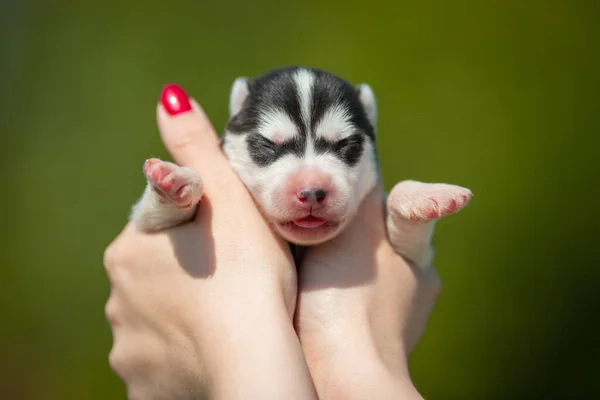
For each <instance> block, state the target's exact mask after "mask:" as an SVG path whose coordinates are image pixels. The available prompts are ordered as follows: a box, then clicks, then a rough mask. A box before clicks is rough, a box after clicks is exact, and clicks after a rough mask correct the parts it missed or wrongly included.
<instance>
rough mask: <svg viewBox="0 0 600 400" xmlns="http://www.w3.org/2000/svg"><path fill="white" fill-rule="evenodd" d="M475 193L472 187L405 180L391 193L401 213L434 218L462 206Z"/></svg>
mask: <svg viewBox="0 0 600 400" xmlns="http://www.w3.org/2000/svg"><path fill="white" fill-rule="evenodd" d="M472 196H473V194H472V193H471V191H470V190H469V189H466V188H463V187H460V186H456V185H449V184H443V183H421V182H413V181H409V182H402V183H400V184H398V185H397V186H396V187H395V188H394V189H393V190H392V192H391V193H390V197H389V204H390V207H391V208H392V211H394V212H395V213H396V214H397V215H400V216H401V217H403V218H406V219H410V220H412V221H431V220H435V219H439V218H442V217H445V216H448V215H450V214H454V213H457V212H458V211H460V210H462V209H463V208H464V207H465V206H466V205H467V204H468V203H469V201H470V199H471V197H472Z"/></svg>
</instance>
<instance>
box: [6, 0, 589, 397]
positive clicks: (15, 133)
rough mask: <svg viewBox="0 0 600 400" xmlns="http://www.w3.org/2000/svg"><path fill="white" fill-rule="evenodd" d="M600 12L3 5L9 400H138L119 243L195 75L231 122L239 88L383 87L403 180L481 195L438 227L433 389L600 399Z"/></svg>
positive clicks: (333, 5)
mask: <svg viewBox="0 0 600 400" xmlns="http://www.w3.org/2000/svg"><path fill="white" fill-rule="evenodd" d="M599 17H600V13H599V5H598V3H597V2H594V1H578V0H571V1H568V0H546V1H540V0H528V1H524V0H504V1H475V0H473V1H466V0H456V1H452V2H448V1H443V0H430V1H421V2H418V1H411V2H409V1H391V0H390V1H369V2H366V1H355V0H349V1H323V2H319V1H312V0H309V1H304V2H283V1H282V2H275V1H272V2H268V1H264V0H257V1H241V0H221V1H214V2H209V1H196V2H191V1H189V2H183V1H173V2H167V1H156V0H147V1H144V2H133V1H129V2H127V1H125V2H121V1H117V0H105V1H102V2H99V1H87V2H84V1H67V0H56V1H53V2H50V1H41V0H38V1H34V0H21V1H17V0H12V1H9V0H2V1H0V32H1V42H0V60H1V62H0V68H1V70H0V89H1V94H0V133H1V135H0V156H1V157H0V163H1V164H0V166H1V168H2V191H3V193H2V195H1V196H0V202H1V207H0V210H1V213H0V226H1V227H2V232H3V237H2V240H1V241H0V266H1V268H2V269H1V274H2V275H1V276H2V288H1V290H0V306H1V312H0V328H1V329H0V398H3V399H7V400H20V399H35V400H38V399H40V400H41V399H44V400H46V399H48V400H50V399H52V400H54V399H56V400H67V399H77V400H87V399H89V400H94V399H102V400H106V399H122V398H125V392H124V388H123V386H122V384H121V382H120V381H119V380H118V379H117V378H116V377H115V376H114V375H113V374H112V372H111V371H110V369H109V367H108V361H107V360H108V352H109V350H110V347H111V340H112V339H111V334H110V330H109V327H108V325H107V323H106V321H105V319H104V309H103V307H104V302H105V301H106V299H107V296H108V293H109V292H108V291H109V287H108V282H107V279H106V276H105V273H104V270H103V266H102V254H103V251H104V248H105V246H106V245H107V244H108V243H109V242H110V241H111V240H112V239H113V237H114V236H115V235H116V234H117V233H118V232H119V230H120V229H121V228H122V227H123V225H124V223H125V222H126V217H127V213H128V211H129V207H130V205H131V204H132V203H133V202H134V201H135V200H136V199H137V197H138V196H139V195H140V194H141V191H142V189H143V187H144V179H143V176H142V172H141V166H142V163H143V161H144V159H145V158H147V157H148V156H150V155H154V156H161V157H166V156H167V154H166V152H165V151H164V150H163V147H162V144H161V142H160V139H159V136H158V133H157V129H156V125H155V105H156V102H157V100H158V96H159V93H160V90H161V88H162V86H163V85H164V84H165V83H168V82H177V83H179V84H181V85H182V86H183V87H184V88H186V90H187V91H188V92H189V93H190V94H191V95H193V96H194V97H195V98H196V99H197V100H198V101H199V102H200V103H201V104H202V105H203V106H204V108H205V109H206V111H207V113H208V114H209V116H210V117H211V119H212V120H213V122H214V124H215V126H216V127H217V128H219V129H222V127H223V126H224V125H225V123H226V118H227V97H228V92H229V89H230V85H231V83H232V82H233V80H234V78H236V77H237V76H240V75H244V76H256V75H259V74H261V73H263V72H265V71H266V70H269V69H271V68H275V67H279V66H282V65H291V64H301V65H307V66H314V67H319V68H322V69H326V70H329V71H332V72H334V73H337V74H339V75H340V76H342V77H344V78H347V79H349V80H351V81H353V82H355V83H360V82H368V83H369V84H371V85H372V87H373V89H374V90H375V93H376V95H377V98H378V102H379V110H380V123H379V131H378V134H379V150H380V152H381V158H382V163H383V171H384V176H385V180H386V187H387V188H388V189H389V188H390V187H391V186H392V185H393V184H394V183H395V182H397V181H399V180H401V179H406V178H411V179H418V180H422V181H440V182H451V183H455V184H460V185H463V186H466V187H469V188H470V189H472V190H473V192H474V193H475V197H474V199H473V201H472V203H471V205H469V207H468V208H467V209H465V210H464V211H463V212H461V213H460V214H459V215H458V216H453V217H451V218H448V219H447V220H445V221H444V222H442V223H441V224H439V226H438V229H437V233H436V242H437V251H438V256H437V267H438V269H439V272H440V275H441V277H442V279H443V283H444V290H443V292H442V296H441V297H440V300H439V304H438V306H437V308H436V309H435V312H434V314H433V316H432V319H431V323H430V326H429V329H428V331H427V333H426V335H425V337H424V338H423V341H422V342H421V343H420V345H419V347H418V349H417V350H416V352H415V353H414V355H413V357H412V358H411V370H412V375H413V378H414V380H415V382H416V384H417V385H418V388H419V390H420V391H421V392H422V393H423V394H424V395H425V396H426V397H427V398H428V399H514V398H525V397H526V396H528V398H532V397H539V398H546V399H548V398H561V399H566V398H582V399H592V398H600V381H599V379H598V370H599V368H598V359H599V358H600V345H599V344H598V338H599V335H598V333H597V331H596V329H595V325H596V320H597V319H598V315H599V309H600V301H599V296H598V281H599V278H600V268H599V265H598V261H597V260H598V257H597V255H596V249H597V247H598V239H599V236H598V233H597V232H598V231H597V228H596V227H597V224H596V222H597V221H598V217H597V214H598V212H597V209H598V206H597V202H598V199H599V198H600V196H599V190H598V183H599V180H598V175H599V172H600V162H599V160H598V153H599V152H598V150H599V149H600V146H599V145H600V142H599V140H598V136H599V134H600V131H599V127H600V123H599V121H598V120H599V116H600V114H599V111H600V107H599V101H598V89H599V85H598V84H599V78H598V73H599V71H600V69H599V62H598V61H599V46H598V39H599V36H600V35H599V33H600V27H599V25H598V21H599V20H600V19H599Z"/></svg>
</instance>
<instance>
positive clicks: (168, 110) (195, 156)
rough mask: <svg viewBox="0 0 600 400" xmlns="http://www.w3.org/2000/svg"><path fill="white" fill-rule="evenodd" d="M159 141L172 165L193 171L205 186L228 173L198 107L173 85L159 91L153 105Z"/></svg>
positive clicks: (213, 136) (216, 144) (213, 137)
mask: <svg viewBox="0 0 600 400" xmlns="http://www.w3.org/2000/svg"><path fill="white" fill-rule="evenodd" d="M157 122H158V128H159V131H160V136H161V138H162V141H163V143H164V145H165V147H166V148H167V151H168V152H169V154H171V157H173V159H174V160H175V162H176V163H177V164H178V165H180V166H183V167H189V168H193V169H195V170H197V171H198V172H199V173H200V176H202V179H203V180H204V181H205V183H207V184H209V185H210V182H208V181H209V180H211V177H214V176H215V175H218V174H219V173H220V172H223V171H227V170H229V165H228V163H227V159H226V157H225V155H224V154H223V152H222V151H221V148H220V145H219V138H218V136H217V134H216V132H215V129H214V127H213V125H212V124H211V122H210V121H209V119H208V117H207V116H206V114H205V113H204V111H203V110H202V107H200V105H199V104H198V103H197V102H196V101H195V100H194V99H193V98H190V97H189V96H188V95H187V93H186V92H185V91H184V90H183V89H182V88H180V87H179V86H177V85H174V84H170V85H167V86H165V87H164V88H163V91H162V93H161V96H160V103H159V104H158V106H157Z"/></svg>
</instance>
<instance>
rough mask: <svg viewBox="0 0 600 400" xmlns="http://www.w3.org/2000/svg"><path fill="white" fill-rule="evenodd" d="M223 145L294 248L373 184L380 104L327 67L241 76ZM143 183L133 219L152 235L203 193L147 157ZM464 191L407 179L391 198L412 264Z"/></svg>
mask: <svg viewBox="0 0 600 400" xmlns="http://www.w3.org/2000/svg"><path fill="white" fill-rule="evenodd" d="M229 114H230V119H229V122H228V124H227V126H226V128H225V133H224V135H223V142H222V148H223V150H224V152H225V154H226V155H227V157H228V159H229V161H230V163H231V165H232V167H233V168H234V170H235V171H236V173H237V174H238V175H239V177H240V178H241V180H242V182H243V183H244V184H245V185H246V187H247V188H248V190H249V191H250V193H251V194H252V196H253V197H254V199H255V201H256V203H257V204H258V206H259V207H260V209H261V211H262V213H263V214H264V216H265V217H266V219H267V220H268V221H269V222H270V223H271V225H272V227H273V228H274V229H275V230H276V231H277V232H278V233H279V234H280V235H281V236H282V237H284V238H285V239H286V240H287V241H289V242H290V243H292V244H295V245H301V246H310V245H315V244H319V243H322V242H325V241H327V240H330V239H332V238H333V237H335V236H336V235H337V234H339V233H340V232H341V231H342V230H343V229H344V228H345V227H346V226H347V224H348V223H349V222H350V221H351V220H352V218H353V217H354V216H355V215H356V212H357V210H358V208H359V206H360V203H361V202H362V200H363V199H364V197H365V196H366V195H367V194H368V193H369V192H370V191H371V190H372V189H373V188H374V186H375V185H376V183H377V181H378V176H379V166H378V160H377V150H376V146H375V142H376V141H375V139H376V135H375V126H376V122H377V105H376V100H375V95H374V94H373V91H372V90H371V88H370V87H369V86H368V85H366V84H362V85H359V86H357V87H355V86H353V85H352V84H350V83H348V82H347V81H345V80H343V79H341V78H339V77H337V76H335V75H333V74H331V73H328V72H325V71H321V70H317V69H312V68H302V67H290V68H282V69H278V70H275V71H271V72H269V73H267V74H265V75H263V76H260V77H258V78H256V79H254V80H252V81H249V80H247V79H246V78H238V79H236V80H235V82H234V83H233V87H232V89H231V94H230V101H229ZM144 173H145V175H146V178H147V180H148V185H147V187H146V190H145V192H144V194H143V195H142V197H141V199H140V200H139V201H138V203H137V204H136V205H134V207H133V211H132V213H131V220H132V221H133V222H134V223H135V224H136V225H137V227H138V228H139V229H141V230H144V231H156V230H161V229H165V228H168V227H172V226H175V225H178V224H180V223H182V222H186V221H188V220H190V219H191V218H192V217H193V215H194V213H195V206H196V204H197V203H198V201H200V200H201V197H202V180H201V177H200V176H199V175H198V173H197V172H195V171H194V170H191V169H189V168H184V167H179V166H177V165H175V164H173V163H169V162H165V161H161V160H158V159H150V160H147V161H146V163H145V164H144ZM470 198H471V192H470V191H469V190H468V189H465V188H462V187H459V186H455V185H448V184H428V183H421V182H416V181H404V182H401V183H399V184H398V185H396V187H394V189H393V190H392V192H391V193H390V195H389V197H388V201H387V202H388V204H387V205H388V220H387V225H388V233H389V235H390V241H391V243H392V245H393V246H394V247H395V248H396V250H397V251H398V253H400V254H402V255H403V256H405V257H406V258H408V259H409V260H411V261H412V262H413V263H415V264H416V265H418V266H421V267H426V266H428V265H429V264H430V263H431V261H432V257H433V248H432V246H431V238H432V235H433V226H434V223H435V221H436V220H438V219H439V218H441V217H443V216H445V215H449V214H452V213H455V212H457V211H459V210H460V209H462V208H463V207H464V206H465V205H466V204H467V203H468V201H469V199H470Z"/></svg>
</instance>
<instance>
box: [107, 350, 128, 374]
mask: <svg viewBox="0 0 600 400" xmlns="http://www.w3.org/2000/svg"><path fill="white" fill-rule="evenodd" d="M125 360H126V358H125V357H123V356H122V354H121V352H120V351H119V349H118V348H117V347H115V346H113V348H112V349H111V350H110V353H109V354H108V365H109V366H110V369H112V370H113V371H114V372H115V373H116V374H117V375H119V376H120V377H121V378H124V374H125V369H126V368H125V362H126V361H125Z"/></svg>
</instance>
